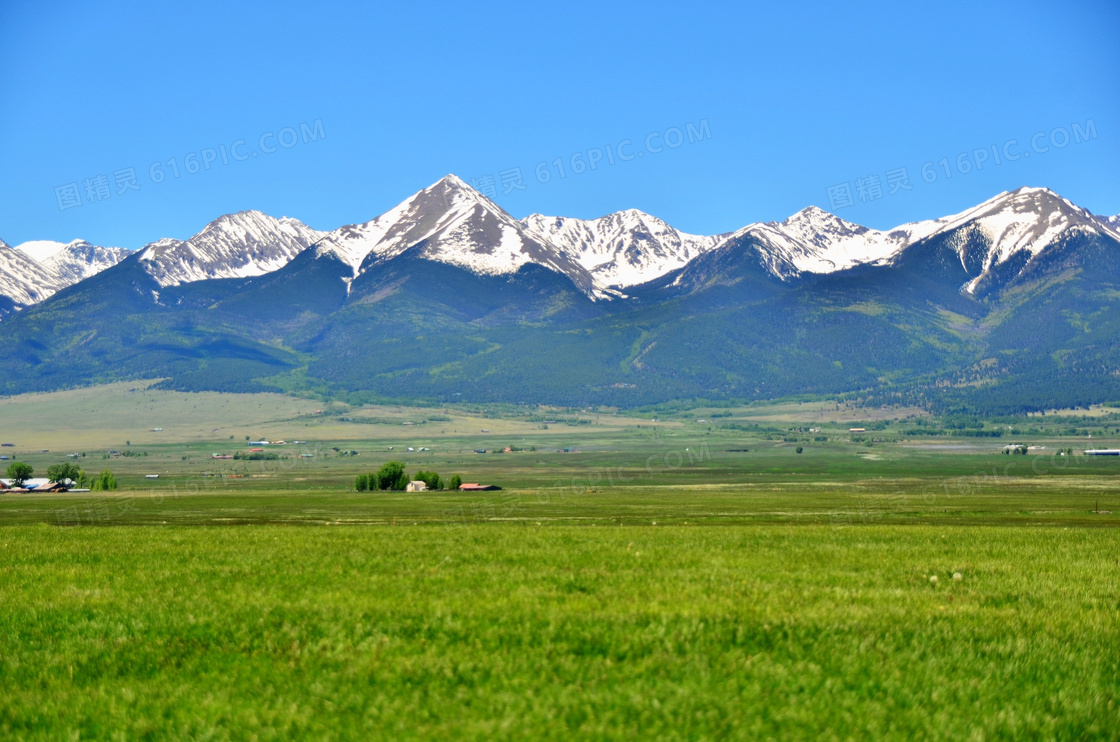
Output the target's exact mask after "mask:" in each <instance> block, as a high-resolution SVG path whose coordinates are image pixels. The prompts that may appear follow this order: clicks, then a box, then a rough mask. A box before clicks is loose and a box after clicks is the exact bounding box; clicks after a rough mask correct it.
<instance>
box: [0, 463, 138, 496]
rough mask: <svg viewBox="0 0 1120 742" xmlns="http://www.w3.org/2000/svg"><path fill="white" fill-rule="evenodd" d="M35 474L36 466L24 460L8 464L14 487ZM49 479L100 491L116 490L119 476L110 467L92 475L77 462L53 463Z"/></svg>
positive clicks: (9, 477)
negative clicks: (94, 475)
mask: <svg viewBox="0 0 1120 742" xmlns="http://www.w3.org/2000/svg"><path fill="white" fill-rule="evenodd" d="M34 476H35V468H34V467H32V466H31V464H28V463H26V462H24V461H13V462H12V463H11V464H10V465H9V466H8V479H9V480H10V481H11V483H12V486H13V487H22V486H23V485H24V483H26V482H27V480H28V479H31V478H32V477H34ZM47 481H49V482H59V483H66V482H70V485H71V486H74V485H76V486H78V487H80V488H85V487H88V488H89V489H91V490H93V491H95V492H100V491H103V490H115V489H116V488H117V478H116V477H115V476H114V475H113V472H111V471H109V470H108V469H102V470H101V473H100V474H98V475H97V476H96V477H90V476H89V475H88V474H86V473H85V472H84V471H83V470H82V469H81V468H79V467H78V465H77V464H69V463H66V464H52V465H51V466H48V467H47Z"/></svg>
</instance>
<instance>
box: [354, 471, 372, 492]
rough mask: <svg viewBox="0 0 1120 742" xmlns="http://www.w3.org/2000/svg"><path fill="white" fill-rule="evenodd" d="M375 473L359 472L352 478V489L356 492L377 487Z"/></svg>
mask: <svg viewBox="0 0 1120 742" xmlns="http://www.w3.org/2000/svg"><path fill="white" fill-rule="evenodd" d="M376 477H377V475H376V474H359V475H358V478H357V479H355V480H354V489H356V490H358V492H368V491H369V490H372V489H377V481H376Z"/></svg>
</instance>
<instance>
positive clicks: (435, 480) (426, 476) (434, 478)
mask: <svg viewBox="0 0 1120 742" xmlns="http://www.w3.org/2000/svg"><path fill="white" fill-rule="evenodd" d="M413 479H416V480H418V481H420V482H423V483H424V485H425V486H426V487H427V488H428V489H430V490H441V489H443V480H442V479H440V476H439V474H436V473H435V472H434V471H424V470H423V469H421V470H420V471H418V472H416V476H414V477H413Z"/></svg>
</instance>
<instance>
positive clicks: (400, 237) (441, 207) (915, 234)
mask: <svg viewBox="0 0 1120 742" xmlns="http://www.w3.org/2000/svg"><path fill="white" fill-rule="evenodd" d="M1073 232H1080V233H1086V234H1102V235H1108V236H1109V237H1110V238H1112V239H1115V240H1118V241H1120V216H1111V217H1104V216H1094V215H1092V214H1090V213H1089V212H1088V211H1086V210H1084V209H1082V208H1080V207H1077V206H1075V205H1074V204H1072V203H1070V202H1069V201H1067V200H1066V199H1064V198H1061V197H1060V196H1058V195H1057V194H1055V193H1053V192H1052V191H1049V190H1047V189H1045V188H1020V189H1018V190H1016V191H1013V192H1005V193H1001V194H999V195H997V196H996V197H994V198H992V199H989V200H988V201H985V202H984V203H982V204H980V205H978V206H975V207H973V208H970V209H967V210H965V211H962V212H961V213H959V214H954V215H952V216H947V217H943V218H940V219H932V220H927V221H921V222H913V223H909V224H903V225H901V226H899V227H895V228H893V229H889V230H875V229H869V228H867V227H863V226H860V225H858V224H854V223H852V222H849V221H846V220H844V219H841V218H840V217H837V216H835V215H833V214H830V213H828V212H826V211H824V210H822V209H820V208H817V207H816V206H810V207H808V208H806V209H803V210H801V211H799V212H797V213H796V214H794V215H792V216H790V217H789V218H787V219H784V220H782V221H775V222H764V223H754V224H749V225H747V226H745V227H743V228H742V229H740V230H738V231H736V232H734V233H731V234H724V235H715V236H702V235H694V234H687V233H684V232H680V231H679V230H676V229H674V228H673V227H671V226H670V225H668V224H666V223H665V222H664V221H662V220H660V219H658V218H656V217H654V216H651V215H649V214H646V213H643V212H641V211H638V210H635V209H630V210H627V211H621V212H618V213H614V214H608V215H607V216H603V217H600V218H598V219H589V220H582V219H575V218H568V217H549V216H543V215H540V214H532V215H530V216H528V217H526V218H524V219H522V220H520V221H519V220H516V219H514V218H513V217H512V216H510V215H509V214H508V213H506V212H505V211H504V210H503V209H502V208H500V207H499V206H497V205H496V204H495V203H493V202H492V201H491V200H490V199H488V198H486V197H485V196H483V195H482V194H481V193H479V192H477V191H475V190H474V189H473V188H471V187H470V186H468V185H467V184H466V183H464V182H463V181H462V180H460V179H459V178H457V177H456V176H454V175H448V176H447V177H445V178H443V179H441V180H440V181H438V182H437V183H435V184H433V185H431V186H429V187H428V188H425V189H424V190H421V191H419V192H417V193H416V194H414V195H413V196H411V197H410V198H408V199H406V200H405V201H403V202H401V203H400V204H398V205H397V206H396V207H394V208H393V209H390V210H389V211H387V212H386V213H384V214H382V215H381V216H378V217H377V218H375V219H373V220H371V221H368V222H365V223H363V224H354V225H348V226H345V227H341V228H339V229H336V230H334V231H332V232H329V233H326V232H319V231H316V230H314V229H312V228H310V227H308V226H307V225H305V224H303V223H302V222H300V221H298V220H296V219H290V218H286V217H285V218H281V219H276V218H273V217H270V216H268V215H266V214H263V213H261V212H259V211H243V212H239V213H237V214H229V215H226V216H223V217H220V218H218V219H217V220H215V221H213V222H211V223H210V224H208V225H207V226H206V227H205V228H204V229H203V230H202V231H201V232H199V233H198V234H196V235H194V236H193V237H191V238H189V239H187V240H177V239H170V238H168V239H162V240H158V241H156V242H153V243H150V244H148V245H146V246H145V247H143V248H141V251H140V254H139V256H138V258H139V262H140V264H141V265H142V266H143V268H144V270H146V271H147V272H148V273H149V274H150V275H151V276H152V277H153V278H154V279H155V280H156V282H157V283H158V284H159V285H160V286H170V285H177V284H181V283H189V282H194V281H202V280H206V279H214V278H247V277H252V276H259V275H263V274H266V273H270V272H273V271H276V270H278V269H280V268H282V267H284V266H285V265H287V264H288V263H289V262H290V261H291V260H292V259H293V258H294V257H295V256H296V255H298V254H299V253H301V252H303V251H304V250H306V249H307V248H308V247H310V246H312V245H314V246H315V253H313V255H315V256H317V257H325V256H333V257H334V258H336V259H338V260H340V261H342V263H344V264H345V266H347V267H348V270H349V272H350V273H351V274H352V278H353V277H357V276H358V275H360V274H362V273H363V272H365V271H367V270H369V269H370V268H372V267H373V266H376V265H379V264H384V263H385V262H386V261H390V260H394V259H396V258H397V257H399V256H401V255H402V254H405V253H406V252H407V254H408V256H410V257H414V258H419V259H423V260H430V261H436V262H441V263H446V264H450V265H454V266H457V267H459V268H463V269H465V270H467V271H470V272H472V273H475V274H482V275H510V274H513V273H515V272H517V271H518V270H519V269H521V268H522V267H523V266H525V265H527V264H530V263H532V264H536V265H539V266H542V267H544V268H547V269H549V270H552V271H554V272H556V273H559V274H561V275H564V276H566V277H567V278H568V279H570V280H571V281H572V282H573V283H574V284H575V285H576V286H577V287H578V288H579V289H580V290H581V291H583V292H584V293H586V294H587V295H588V296H590V297H592V298H595V299H608V298H615V297H618V296H622V295H623V294H622V292H621V291H620V289H626V288H628V287H634V286H637V285H640V284H648V283H650V282H652V281H656V280H657V279H660V278H662V277H665V276H668V275H669V274H672V273H675V272H677V271H678V270H680V269H683V268H685V267H686V266H688V265H689V264H690V263H692V262H693V261H696V260H697V259H698V258H699V257H701V256H704V255H707V254H708V253H718V252H719V251H721V250H727V251H732V252H734V251H736V250H739V249H740V248H742V247H743V246H748V247H749V249H750V250H751V251H752V255H756V257H754V258H751V260H752V261H753V263H752V264H753V265H754V266H755V267H754V268H752V270H761V271H763V273H764V274H765V273H769V274H770V275H772V276H775V277H778V278H780V279H782V280H783V281H789V280H794V279H796V278H798V277H799V276H802V275H804V274H824V273H832V272H835V271H839V270H844V269H847V268H852V267H854V266H857V265H868V264H870V265H887V264H894V263H897V262H898V261H899V260H901V259H902V258H903V256H904V255H906V254H908V252H907V251H908V250H910V249H911V248H916V247H917V246H920V245H922V244H926V243H928V241H929V240H931V239H933V238H936V237H939V236H941V237H944V238H945V239H947V240H948V242H947V243H946V244H948V245H949V248H948V249H949V250H950V252H949V253H947V254H949V255H950V256H951V255H952V251H956V253H957V258H959V260H960V262H961V266H962V267H964V268H965V270H966V272H967V274H968V276H969V277H970V278H969V280H968V281H967V282H966V283H965V285H964V286H962V289H963V290H964V291H966V292H970V293H971V292H974V291H976V290H977V287H980V290H981V291H984V290H987V284H986V283H985V280H986V279H985V278H984V277H985V276H987V275H989V274H991V273H992V271H993V269H996V268H999V275H1000V276H1001V277H1002V278H1003V279H1004V280H1006V278H1007V276H1008V275H1010V273H1014V272H1015V271H1020V272H1021V270H1026V269H1027V267H1028V266H1027V264H1028V263H1030V261H1031V260H1033V259H1034V258H1036V257H1037V256H1038V255H1039V254H1040V253H1042V252H1043V251H1044V250H1046V249H1047V248H1048V247H1049V246H1050V245H1053V244H1055V242H1057V241H1059V240H1061V239H1062V238H1064V237H1065V236H1067V235H1069V234H1071V233H1073ZM0 245H2V247H0V296H7V297H8V298H10V299H11V300H12V301H13V302H14V303H15V305H16V307H17V308H18V307H20V306H27V305H29V304H33V303H36V302H38V301H42V300H43V299H45V298H46V297H48V296H50V295H51V294H53V293H55V292H56V291H58V290H60V289H61V288H64V287H65V286H69V285H71V284H73V283H75V282H78V281H81V280H82V279H84V278H87V277H89V276H92V275H94V274H96V273H99V272H100V271H102V270H104V269H106V268H109V267H111V266H113V265H116V264H117V263H118V262H120V261H121V260H123V259H124V258H125V257H126V256H128V255H129V252H128V251H127V250H124V249H123V248H114V247H98V246H94V245H91V244H90V243H88V242H86V241H84V240H75V241H74V242H71V243H61V242H51V241H34V242H25V243H23V244H21V245H19V246H18V247H16V248H11V247H9V246H7V245H4V244H3V243H0ZM1012 258H1014V260H1015V261H1016V262H1015V263H1014V265H1013V266H1012V265H1011V264H1010V263H1009V262H1008V261H1010V260H1012ZM713 259H714V262H712V265H716V264H718V265H721V266H724V267H725V268H726V267H727V266H730V265H735V264H736V262H735V260H733V259H728V258H727V256H722V257H721V256H720V255H713ZM1009 266H1010V267H1009ZM1013 268H1014V270H1012V269H1013ZM701 272H702V271H701ZM1009 272H1010V273H1009ZM352 278H351V280H352Z"/></svg>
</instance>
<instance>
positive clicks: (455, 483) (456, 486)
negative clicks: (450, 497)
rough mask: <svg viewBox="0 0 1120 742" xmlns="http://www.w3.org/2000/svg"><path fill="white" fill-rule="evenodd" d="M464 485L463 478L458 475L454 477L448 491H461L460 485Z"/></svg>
mask: <svg viewBox="0 0 1120 742" xmlns="http://www.w3.org/2000/svg"><path fill="white" fill-rule="evenodd" d="M462 483H463V478H462V477H460V476H459V475H458V474H456V475H454V476H453V477H451V483H450V484H449V485H448V489H453V490H457V489H459V485H461V484H462Z"/></svg>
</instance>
